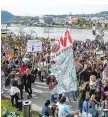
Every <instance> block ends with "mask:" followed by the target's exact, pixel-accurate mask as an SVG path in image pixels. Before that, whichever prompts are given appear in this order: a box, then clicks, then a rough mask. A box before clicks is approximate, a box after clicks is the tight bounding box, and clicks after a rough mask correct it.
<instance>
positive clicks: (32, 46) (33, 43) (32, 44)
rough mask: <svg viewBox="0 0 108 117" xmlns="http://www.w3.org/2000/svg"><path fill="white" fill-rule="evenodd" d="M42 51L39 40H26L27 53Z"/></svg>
mask: <svg viewBox="0 0 108 117" xmlns="http://www.w3.org/2000/svg"><path fill="white" fill-rule="evenodd" d="M38 51H42V41H40V40H28V42H27V52H38Z"/></svg>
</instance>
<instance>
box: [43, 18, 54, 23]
mask: <svg viewBox="0 0 108 117" xmlns="http://www.w3.org/2000/svg"><path fill="white" fill-rule="evenodd" d="M43 18H44V24H51V23H52V22H53V16H44V17H43Z"/></svg>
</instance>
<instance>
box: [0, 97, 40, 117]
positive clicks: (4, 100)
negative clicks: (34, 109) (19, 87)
mask: <svg viewBox="0 0 108 117" xmlns="http://www.w3.org/2000/svg"><path fill="white" fill-rule="evenodd" d="M6 107H7V108H8V110H9V112H17V113H18V114H19V115H20V117H23V113H22V112H21V111H17V109H16V108H15V107H12V105H11V101H10V99H8V98H6V97H1V116H2V114H3V110H4V108H6ZM32 117H39V115H38V114H32Z"/></svg>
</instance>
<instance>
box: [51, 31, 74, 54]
mask: <svg viewBox="0 0 108 117" xmlns="http://www.w3.org/2000/svg"><path fill="white" fill-rule="evenodd" d="M67 39H68V40H69V42H70V43H71V44H72V38H71V35H70V33H69V31H68V30H66V32H65V34H64V37H60V40H57V41H55V42H54V43H53V44H52V53H56V52H58V51H59V50H60V44H61V45H62V46H63V47H67Z"/></svg>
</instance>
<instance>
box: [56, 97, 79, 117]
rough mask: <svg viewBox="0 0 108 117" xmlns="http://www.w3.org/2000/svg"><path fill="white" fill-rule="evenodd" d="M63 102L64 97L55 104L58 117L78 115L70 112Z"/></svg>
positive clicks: (77, 112) (64, 100) (76, 112)
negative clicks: (57, 109)
mask: <svg viewBox="0 0 108 117" xmlns="http://www.w3.org/2000/svg"><path fill="white" fill-rule="evenodd" d="M65 102H66V97H62V98H61V99H60V102H58V103H57V104H56V105H57V106H58V108H59V113H58V117H62V116H63V115H64V114H66V115H69V116H70V117H71V116H73V115H77V114H79V111H75V112H71V111H70V109H69V107H68V105H66V104H65Z"/></svg>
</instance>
